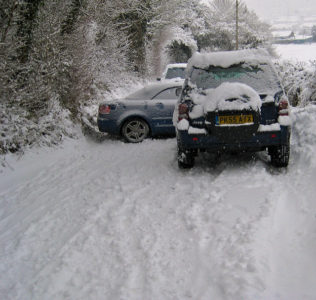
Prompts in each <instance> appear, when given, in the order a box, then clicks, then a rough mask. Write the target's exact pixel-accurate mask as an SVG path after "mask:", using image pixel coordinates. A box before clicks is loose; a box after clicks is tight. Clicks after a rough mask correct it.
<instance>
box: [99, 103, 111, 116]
mask: <svg viewBox="0 0 316 300" xmlns="http://www.w3.org/2000/svg"><path fill="white" fill-rule="evenodd" d="M110 112H111V106H110V105H108V104H101V105H100V106H99V114H102V115H108V114H109V113H110Z"/></svg>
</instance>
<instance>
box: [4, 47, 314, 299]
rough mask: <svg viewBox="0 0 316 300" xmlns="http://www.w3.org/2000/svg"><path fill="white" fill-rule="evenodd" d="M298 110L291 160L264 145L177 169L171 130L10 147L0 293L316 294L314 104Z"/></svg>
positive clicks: (40, 295)
mask: <svg viewBox="0 0 316 300" xmlns="http://www.w3.org/2000/svg"><path fill="white" fill-rule="evenodd" d="M282 47H283V46H282ZM279 49H280V48H279ZM296 49H299V48H296ZM281 51H282V54H283V55H284V56H285V54H286V51H285V49H284V48H283V49H281ZM300 51H302V50H297V51H296V52H295V53H296V54H297V55H301V54H299V53H300ZM304 57H305V58H306V57H307V55H305V56H304ZM292 58H293V56H292ZM123 92H124V91H123V90H122V93H123ZM292 118H293V133H292V139H291V148H292V153H291V159H290V165H289V167H288V169H287V170H278V169H275V168H273V167H271V166H270V164H269V159H268V157H267V156H266V155H265V154H264V153H260V154H256V155H239V156H227V157H224V158H223V159H222V160H220V161H219V162H216V163H215V162H214V161H213V160H212V159H211V158H209V157H204V159H203V160H202V159H200V160H198V161H197V163H196V166H195V167H194V168H193V169H192V170H189V171H180V170H179V169H178V167H177V162H176V157H175V152H176V141H175V139H174V138H171V139H158V140H146V141H145V142H143V143H141V144H137V145H132V144H125V143H123V142H122V141H120V140H117V139H111V138H107V139H106V140H105V141H103V142H101V143H96V142H94V141H92V140H89V139H87V138H85V137H83V136H81V137H80V138H78V139H77V140H67V141H66V142H64V143H63V145H62V146H59V147H57V148H40V149H37V150H34V149H33V150H29V151H27V152H26V154H25V155H24V156H23V157H20V158H18V157H17V156H6V163H5V164H6V167H0V299H5V300H20V299H23V300H31V299H32V300H45V299H47V300H51V299H56V300H64V299H75V300H80V299H82V300H89V299H91V300H104V299H106V300H123V299H126V300H134V299H135V300H136V299H137V300H162V299H163V300H169V299H170V300H177V299H179V300H186V299H187V300H189V299H191V300H192V299H193V300H210V299H212V300H213V299H214V300H239V299H242V300H254V299H256V300H315V299H316V263H315V255H316V201H315V200H316V199H315V197H316V196H315V195H316V186H315V184H314V182H315V176H316V107H315V106H309V107H306V108H304V109H303V108H301V109H295V110H294V111H293V114H292Z"/></svg>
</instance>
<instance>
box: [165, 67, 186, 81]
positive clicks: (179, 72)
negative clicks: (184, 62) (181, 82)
mask: <svg viewBox="0 0 316 300" xmlns="http://www.w3.org/2000/svg"><path fill="white" fill-rule="evenodd" d="M172 78H182V79H184V78H185V68H170V69H168V71H167V74H166V79H172Z"/></svg>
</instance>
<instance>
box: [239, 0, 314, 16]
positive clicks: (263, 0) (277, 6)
mask: <svg viewBox="0 0 316 300" xmlns="http://www.w3.org/2000/svg"><path fill="white" fill-rule="evenodd" d="M243 2H244V3H246V4H247V7H248V8H249V9H251V10H254V11H255V13H256V14H257V15H258V16H259V17H261V18H264V19H267V20H269V19H272V18H274V17H276V16H278V15H279V16H293V15H296V16H312V15H314V16H315V15H316V0H243Z"/></svg>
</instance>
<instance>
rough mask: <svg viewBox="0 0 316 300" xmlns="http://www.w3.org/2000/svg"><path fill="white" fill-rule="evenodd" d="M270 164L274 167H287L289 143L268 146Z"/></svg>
mask: <svg viewBox="0 0 316 300" xmlns="http://www.w3.org/2000/svg"><path fill="white" fill-rule="evenodd" d="M269 154H270V156H271V164H272V165H274V166H275V167H279V168H282V167H287V165H288V164H289V158H290V144H289V143H288V144H285V145H280V146H273V147H270V148H269Z"/></svg>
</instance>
